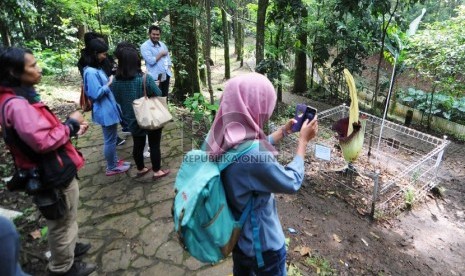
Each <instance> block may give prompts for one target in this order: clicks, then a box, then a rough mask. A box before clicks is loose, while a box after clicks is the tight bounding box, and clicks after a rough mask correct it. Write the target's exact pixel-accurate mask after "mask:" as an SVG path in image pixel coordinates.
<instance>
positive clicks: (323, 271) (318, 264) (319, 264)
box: [304, 255, 337, 275]
mask: <svg viewBox="0 0 465 276" xmlns="http://www.w3.org/2000/svg"><path fill="white" fill-rule="evenodd" d="M304 263H305V265H307V266H309V267H313V268H314V269H315V272H316V274H317V275H336V272H337V271H336V270H335V269H333V268H331V264H330V263H329V261H328V260H326V259H324V258H323V257H321V256H317V255H313V256H311V257H307V258H306V259H305V261H304Z"/></svg>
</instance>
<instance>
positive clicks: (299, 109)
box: [292, 104, 317, 132]
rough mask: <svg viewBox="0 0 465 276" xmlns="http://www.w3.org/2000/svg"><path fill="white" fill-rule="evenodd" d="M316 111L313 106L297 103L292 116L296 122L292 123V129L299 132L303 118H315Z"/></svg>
mask: <svg viewBox="0 0 465 276" xmlns="http://www.w3.org/2000/svg"><path fill="white" fill-rule="evenodd" d="M316 111H317V110H316V108H314V107H311V106H308V105H304V104H298V105H297V106H296V108H295V117H294V119H295V120H296V121H297V123H295V124H293V125H292V131H293V132H299V131H300V129H301V128H302V124H303V123H304V121H305V120H309V121H311V120H313V118H315V115H316Z"/></svg>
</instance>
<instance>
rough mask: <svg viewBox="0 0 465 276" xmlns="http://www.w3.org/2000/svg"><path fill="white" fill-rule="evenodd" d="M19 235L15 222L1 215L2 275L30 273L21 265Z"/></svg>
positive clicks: (0, 251)
mask: <svg viewBox="0 0 465 276" xmlns="http://www.w3.org/2000/svg"><path fill="white" fill-rule="evenodd" d="M18 261H19V235H18V232H16V228H15V226H14V224H13V223H12V222H11V221H10V220H9V219H7V218H5V217H2V216H0V275H12V276H22V275H28V274H26V273H24V272H23V271H22V270H21V267H20V266H19V262H18Z"/></svg>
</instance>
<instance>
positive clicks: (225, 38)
mask: <svg viewBox="0 0 465 276" xmlns="http://www.w3.org/2000/svg"><path fill="white" fill-rule="evenodd" d="M221 17H222V21H223V46H224V78H225V79H230V78H231V66H230V62H229V32H228V19H227V18H226V11H225V10H224V8H222V9H221Z"/></svg>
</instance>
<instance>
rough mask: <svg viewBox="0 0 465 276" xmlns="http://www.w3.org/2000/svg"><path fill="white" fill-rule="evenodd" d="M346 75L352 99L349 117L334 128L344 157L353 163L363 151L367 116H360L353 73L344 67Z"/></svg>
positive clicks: (339, 121)
mask: <svg viewBox="0 0 465 276" xmlns="http://www.w3.org/2000/svg"><path fill="white" fill-rule="evenodd" d="M344 76H345V79H346V81H347V85H348V86H349V93H350V99H351V103H350V108H349V117H348V118H347V117H346V118H342V119H340V120H338V121H337V122H335V123H334V124H333V126H332V129H333V130H334V131H336V132H337V134H338V135H337V138H338V139H339V145H340V146H341V150H342V155H343V156H344V159H345V160H346V161H347V162H349V163H352V162H354V161H355V160H357V157H358V155H359V154H360V152H361V151H362V147H363V139H364V136H365V126H366V119H367V118H366V116H363V115H362V116H361V118H359V111H358V99H357V89H356V88H355V81H354V78H353V77H352V74H350V72H349V70H347V69H344Z"/></svg>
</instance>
